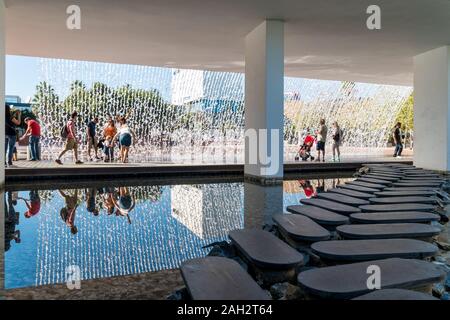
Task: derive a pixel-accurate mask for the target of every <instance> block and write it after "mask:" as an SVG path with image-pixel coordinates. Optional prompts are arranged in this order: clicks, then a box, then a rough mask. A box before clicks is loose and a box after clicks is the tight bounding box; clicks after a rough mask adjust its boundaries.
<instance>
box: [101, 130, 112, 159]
mask: <svg viewBox="0 0 450 320" xmlns="http://www.w3.org/2000/svg"><path fill="white" fill-rule="evenodd" d="M103 146H104V150H105V162H109V161H113V145H112V137H110V136H108V137H106V139H105V141H104V142H103Z"/></svg>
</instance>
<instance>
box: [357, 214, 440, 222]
mask: <svg viewBox="0 0 450 320" xmlns="http://www.w3.org/2000/svg"><path fill="white" fill-rule="evenodd" d="M439 219H440V217H439V215H437V214H434V213H431V212H421V211H400V212H363V213H353V214H351V215H350V221H351V222H352V223H371V224H379V223H430V222H431V221H439Z"/></svg>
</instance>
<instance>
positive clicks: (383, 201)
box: [369, 196, 436, 204]
mask: <svg viewBox="0 0 450 320" xmlns="http://www.w3.org/2000/svg"><path fill="white" fill-rule="evenodd" d="M369 201H370V202H372V203H379V204H394V203H429V204H435V203H436V198H432V197H421V196H407V197H386V198H371V199H369Z"/></svg>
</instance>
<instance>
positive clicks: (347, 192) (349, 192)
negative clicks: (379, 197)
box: [328, 188, 373, 199]
mask: <svg viewBox="0 0 450 320" xmlns="http://www.w3.org/2000/svg"><path fill="white" fill-rule="evenodd" d="M330 192H331V193H338V194H343V195H345V196H349V197H354V198H360V199H369V198H372V197H373V194H371V193H364V192H359V191H355V190H350V189H343V188H332V189H329V190H328V193H330Z"/></svg>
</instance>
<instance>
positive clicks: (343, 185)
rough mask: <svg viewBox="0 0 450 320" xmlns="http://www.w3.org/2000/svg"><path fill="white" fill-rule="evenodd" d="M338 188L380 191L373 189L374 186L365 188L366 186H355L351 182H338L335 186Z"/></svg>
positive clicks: (367, 191)
mask: <svg viewBox="0 0 450 320" xmlns="http://www.w3.org/2000/svg"><path fill="white" fill-rule="evenodd" d="M337 187H338V188H343V189H349V190H353V191H358V192H366V193H369V192H372V193H373V192H378V191H380V189H374V188H367V187H362V186H357V185H353V184H339V185H338V186H337Z"/></svg>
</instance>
